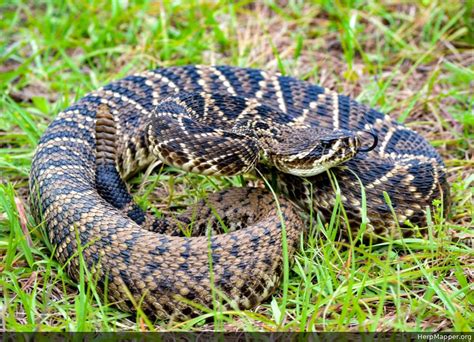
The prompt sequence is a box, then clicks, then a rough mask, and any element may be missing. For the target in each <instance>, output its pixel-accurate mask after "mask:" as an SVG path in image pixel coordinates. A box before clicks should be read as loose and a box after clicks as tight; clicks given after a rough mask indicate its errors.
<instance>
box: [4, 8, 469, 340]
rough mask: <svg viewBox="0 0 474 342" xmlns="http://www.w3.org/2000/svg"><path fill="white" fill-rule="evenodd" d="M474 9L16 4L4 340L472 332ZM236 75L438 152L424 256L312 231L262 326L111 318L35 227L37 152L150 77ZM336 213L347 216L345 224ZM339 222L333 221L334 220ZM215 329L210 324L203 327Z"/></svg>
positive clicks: (202, 182)
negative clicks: (358, 111) (361, 107)
mask: <svg viewBox="0 0 474 342" xmlns="http://www.w3.org/2000/svg"><path fill="white" fill-rule="evenodd" d="M472 7H473V5H472V2H470V1H467V2H462V1H449V2H448V1H441V0H440V1H419V2H410V3H395V2H391V1H380V2H379V1H367V2H362V1H335V2H334V1H316V2H314V3H313V4H312V5H311V4H309V3H308V2H303V1H297V0H290V1H288V4H287V5H286V6H283V5H281V4H280V3H279V2H274V1H261V2H258V3H252V2H250V1H238V2H226V1H213V2H211V1H189V2H187V1H184V2H178V1H177V2H169V1H163V2H153V3H149V2H146V1H118V0H112V1H107V2H106V1H103V2H100V1H97V2H85V1H64V2H57V1H53V0H44V1H41V2H40V1H38V2H36V1H35V2H33V1H32V2H30V3H29V2H22V1H14V0H10V1H6V2H1V4H0V30H1V34H0V37H1V38H0V174H1V184H0V270H1V276H0V292H1V294H2V296H1V299H0V330H8V331H11V330H16V331H32V330H34V331H119V330H132V331H149V330H156V331H164V330H177V331H184V330H209V329H217V330H230V331H235V330H245V331H315V330H317V331H373V330H377V331H472V329H473V325H474V314H473V311H474V310H473V308H474V295H473V293H474V292H473V285H472V284H473V283H474V267H473V264H474V262H473V261H474V254H473V252H472V249H471V248H470V247H469V246H468V245H466V244H464V243H463V242H460V241H459V239H462V238H464V239H466V238H471V239H472V237H473V231H472V227H473V223H472V222H473V217H474V210H473V199H472V196H473V187H472V183H473V182H474V176H473V169H474V162H473V154H472V151H473V135H474V134H473V131H474V130H473V127H474V115H473V113H472V108H473V104H474V102H473V101H474V98H473V96H472V92H473V85H474V69H473V67H472V65H474V55H473V53H472V49H473V47H474V46H473V45H474V27H473V22H472V17H471V14H472V10H473V8H472ZM192 63H203V64H231V65H238V66H252V67H259V68H263V69H265V70H278V71H280V72H282V73H284V74H288V75H293V76H296V77H299V78H303V79H307V80H311V81H313V82H315V83H319V84H322V85H324V86H326V87H330V88H332V89H334V90H337V91H339V92H342V93H345V94H349V95H352V96H353V97H355V98H357V99H358V100H360V101H362V102H364V103H366V104H368V105H371V106H373V107H377V108H380V109H381V110H383V111H385V112H389V113H391V115H392V116H394V117H396V118H398V120H399V121H401V122H404V123H406V124H407V125H408V126H410V127H412V128H414V129H416V130H417V131H418V132H419V133H420V134H422V135H423V136H424V137H426V138H427V139H428V140H430V141H431V142H432V144H433V145H434V146H435V147H436V148H437V150H438V151H439V152H440V153H441V155H442V156H443V158H444V160H445V161H446V165H447V168H448V178H449V182H450V185H451V198H452V202H453V205H452V208H451V212H450V214H449V216H448V217H446V218H445V217H442V216H441V215H440V213H439V212H432V213H430V216H429V217H430V223H429V231H430V234H429V237H428V238H427V239H425V240H421V239H406V240H389V241H388V242H384V243H373V244H368V245H362V244H360V243H358V242H357V241H349V242H344V241H339V240H337V239H336V232H337V229H338V225H339V222H338V219H337V217H336V215H334V216H333V218H332V220H330V222H329V224H326V225H323V224H322V223H321V221H320V220H319V218H318V217H314V216H312V217H311V218H310V224H309V226H310V228H309V233H308V236H307V237H306V239H305V240H304V241H303V240H302V241H301V247H300V248H299V251H298V254H297V256H296V260H295V262H294V264H293V265H292V266H291V267H290V269H289V274H288V277H287V281H285V283H284V284H283V285H282V286H281V288H282V289H285V291H279V292H277V293H276V294H275V295H274V296H273V298H272V299H270V300H268V301H267V302H266V303H264V304H262V305H260V306H259V307H258V308H256V309H255V310H253V311H229V312H225V313H219V312H218V311H215V312H210V313H207V314H205V315H204V316H202V317H198V318H197V319H193V320H190V321H187V322H182V323H176V322H165V321H157V322H153V321H149V320H147V319H146V318H145V317H144V316H143V315H142V314H140V313H138V314H137V315H129V314H126V313H123V312H120V311H118V310H117V309H114V307H113V306H111V305H110V303H107V302H106V301H104V300H103V299H102V297H101V296H99V295H98V294H97V292H96V290H95V287H94V285H93V284H94V282H93V281H90V280H91V278H90V275H89V274H88V272H87V270H86V269H84V270H82V271H81V272H82V274H83V275H84V276H83V277H82V279H81V281H80V283H79V284H77V283H75V282H73V281H71V280H70V279H69V278H68V276H67V275H66V273H65V270H64V268H63V267H62V266H61V265H59V264H58V263H57V262H56V261H55V260H54V258H53V257H52V255H53V253H52V250H53V248H54V247H53V246H50V245H49V242H48V240H47V238H46V236H45V234H44V232H43V230H42V228H41V227H40V226H37V225H36V224H35V223H34V222H33V221H32V219H31V216H30V214H29V208H28V202H27V196H28V190H27V183H28V172H29V168H30V162H31V158H32V155H33V151H34V148H35V145H36V144H37V142H38V139H39V137H40V136H41V134H42V132H43V131H44V130H45V128H46V127H47V125H48V123H49V122H51V120H52V119H53V118H54V116H55V115H56V113H58V111H60V110H61V109H63V108H65V107H67V106H68V105H70V104H72V103H73V102H74V101H75V100H77V99H78V98H80V97H81V96H83V95H84V94H85V93H87V92H88V91H91V90H93V89H95V88H97V87H99V86H101V85H104V84H106V83H107V82H109V81H111V80H114V79H117V78H119V77H122V76H124V75H126V74H129V73H132V72H136V71H143V70H145V69H149V68H154V67H157V66H169V65H181V64H192ZM140 181H141V182H142V184H140V185H139V184H135V188H136V191H135V196H136V198H137V200H138V201H139V202H140V203H141V204H142V205H148V204H149V203H150V202H153V203H154V205H155V206H156V208H157V211H164V212H166V211H167V210H169V208H170V207H179V206H183V205H186V204H189V203H191V202H193V201H194V200H195V199H198V198H202V196H203V194H204V193H205V192H206V191H214V190H216V189H221V188H225V187H228V186H230V185H242V184H244V183H245V182H248V181H252V179H248V178H222V179H211V178H208V177H203V176H199V175H186V174H183V173H180V172H177V173H176V172H170V171H168V170H164V171H163V172H162V173H161V174H160V175H151V176H149V177H143V178H142V179H140ZM336 210H341V208H336ZM335 213H336V211H335ZM205 317H208V318H210V322H211V323H209V322H206V321H204V320H203V318H205Z"/></svg>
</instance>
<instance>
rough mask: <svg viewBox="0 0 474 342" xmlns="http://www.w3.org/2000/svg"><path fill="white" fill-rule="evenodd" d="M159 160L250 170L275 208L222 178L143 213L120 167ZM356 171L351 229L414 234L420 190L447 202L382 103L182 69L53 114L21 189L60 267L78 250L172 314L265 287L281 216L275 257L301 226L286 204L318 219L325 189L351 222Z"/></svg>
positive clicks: (421, 142)
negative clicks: (186, 200)
mask: <svg viewBox="0 0 474 342" xmlns="http://www.w3.org/2000/svg"><path fill="white" fill-rule="evenodd" d="M361 132H370V135H371V136H372V137H374V138H376V139H377V140H378V142H377V141H369V139H370V136H369V135H367V134H365V135H364V134H362V133H361ZM371 144H372V145H373V146H372V147H370V148H368V147H367V146H369V145H371ZM375 145H376V146H375ZM273 146H276V147H274V148H273ZM363 146H366V147H363ZM158 160H161V161H163V162H164V163H165V164H170V165H174V166H177V167H179V168H182V169H184V170H187V171H191V172H200V173H204V174H210V175H232V174H239V173H244V172H254V170H258V171H259V172H258V174H260V175H265V177H268V179H272V184H275V185H276V186H277V188H278V191H279V193H280V195H278V196H281V197H278V203H279V205H277V203H276V201H275V199H276V197H274V196H273V195H272V194H271V193H270V192H269V191H268V190H265V189H263V188H251V187H244V188H232V189H227V190H224V191H221V192H218V193H215V194H211V195H209V196H208V197H207V198H206V199H204V200H202V201H201V202H198V203H197V204H196V205H194V206H191V207H190V208H188V209H187V210H186V211H185V212H183V213H178V214H176V215H172V216H170V217H164V218H156V217H153V216H152V215H150V214H149V213H147V212H144V211H143V210H142V209H140V208H139V207H138V206H137V205H136V204H135V203H134V202H133V199H132V196H131V195H130V194H129V191H128V190H127V186H126V184H125V183H124V180H127V179H129V178H131V177H132V176H134V175H135V174H136V173H137V172H139V171H143V170H144V169H146V168H147V167H149V166H150V165H152V164H153V163H156V162H157V161H158ZM308 160H309V162H308ZM305 162H306V163H310V165H309V166H308V165H306V164H304V163H305ZM328 168H331V172H325V170H326V169H328ZM361 184H363V186H364V189H365V198H366V201H367V220H368V222H367V225H366V231H365V236H375V237H384V236H385V237H386V236H392V237H401V236H409V235H412V234H415V233H416V230H415V229H414V228H413V227H414V226H416V225H417V226H419V227H423V226H425V225H426V219H425V211H426V208H427V207H432V203H433V200H434V199H436V198H443V199H444V201H445V202H444V208H446V207H447V202H446V198H447V197H448V196H447V191H448V187H447V181H446V176H445V169H444V165H443V162H442V160H441V158H440V156H439V155H438V153H437V152H436V151H435V150H434V149H433V148H432V147H431V146H430V145H429V143H427V142H426V140H425V139H423V138H422V137H421V136H420V135H418V134H417V133H415V132H414V131H413V130H411V129H409V128H407V127H405V126H404V125H402V124H399V123H397V122H396V121H394V120H393V119H391V118H390V117H389V116H387V115H384V114H382V113H380V112H378V111H376V110H374V109H371V108H369V107H367V106H365V105H362V104H360V103H358V102H356V101H354V100H352V99H350V98H349V97H347V96H344V95H339V94H338V93H336V92H333V91H331V90H328V89H325V88H323V87H320V86H317V85H314V84H311V83H308V82H305V81H300V80H297V79H295V78H292V77H287V76H281V75H278V74H272V73H267V72H264V71H261V70H257V69H251V68H238V67H229V66H214V67H211V66H184V67H169V68H160V69H156V70H151V71H146V72H143V73H139V74H134V75H131V76H128V77H125V78H123V79H121V80H119V81H115V82H112V83H110V84H108V85H106V86H104V87H102V88H100V89H98V90H97V91H94V92H92V93H89V94H88V95H86V96H85V97H84V98H82V99H80V100H79V101H78V102H77V103H75V104H73V105H72V106H70V107H69V108H67V109H65V110H63V111H62V112H60V113H59V115H58V116H57V118H56V119H55V120H54V121H53V122H52V123H51V124H50V126H49V128H48V129H47V130H46V132H45V134H44V135H43V137H42V138H41V141H40V143H39V145H38V148H37V150H36V152H35V155H34V158H33V162H32V169H31V174H30V197H31V202H32V208H33V212H34V215H35V217H36V219H37V220H38V222H44V225H45V227H46V230H47V233H48V237H49V240H50V241H51V243H52V244H53V246H55V256H56V257H57V259H58V260H59V261H60V262H61V263H62V264H67V270H68V273H69V274H70V275H71V276H72V278H73V279H76V280H77V279H78V277H79V262H80V258H79V257H78V252H79V251H80V252H81V253H82V255H83V260H84V261H85V263H86V266H87V267H88V268H89V269H90V270H91V271H92V272H93V275H94V279H96V281H97V283H98V285H99V288H100V289H102V290H103V291H104V293H106V294H107V298H108V299H109V300H110V301H111V302H113V303H115V304H116V305H118V306H119V307H120V308H122V309H123V310H128V311H130V310H136V309H137V307H138V306H140V308H141V310H143V311H144V312H146V313H148V314H150V315H153V316H155V317H159V318H172V319H185V318H187V317H190V316H193V315H196V314H199V313H200V312H201V311H200V308H202V307H212V306H213V305H215V303H216V301H217V302H220V303H222V304H224V305H225V307H227V308H244V309H245V308H252V307H254V306H255V305H257V304H258V303H260V302H262V301H263V300H264V299H265V298H267V297H268V296H269V295H270V294H271V293H272V292H273V291H274V290H275V288H277V287H278V285H279V281H280V278H281V273H282V267H283V261H282V259H283V258H282V241H283V238H282V231H283V228H282V227H283V225H284V227H285V229H284V232H285V235H286V243H287V245H288V254H289V256H290V258H291V256H292V255H293V254H294V251H295V249H296V247H297V245H298V242H299V239H300V237H301V234H302V233H303V232H304V226H305V224H304V221H303V220H302V219H301V218H300V214H299V213H300V210H299V209H300V208H302V209H304V210H307V211H312V210H314V211H315V212H317V213H318V214H320V216H321V218H322V219H323V220H324V219H329V218H330V215H331V213H332V211H333V208H334V206H335V203H336V193H338V194H340V199H341V201H342V204H343V206H344V209H345V211H344V212H345V214H344V216H345V217H346V218H347V222H348V223H349V226H350V227H351V228H352V229H351V232H352V233H354V231H357V228H358V227H359V226H360V223H361V220H362V217H363V215H362V209H361V208H362V207H363V205H362V204H363V197H362V192H361ZM384 192H385V193H386V194H388V196H389V197H390V199H391V206H392V207H393V211H394V213H395V214H396V218H397V219H394V215H393V213H392V209H391V207H390V206H389V205H388V204H387V202H386V200H385V198H384ZM278 208H279V210H278ZM341 215H342V214H341ZM188 228H192V229H191V231H192V236H187V235H186V234H184V231H185V230H186V229H188ZM79 247H81V248H79Z"/></svg>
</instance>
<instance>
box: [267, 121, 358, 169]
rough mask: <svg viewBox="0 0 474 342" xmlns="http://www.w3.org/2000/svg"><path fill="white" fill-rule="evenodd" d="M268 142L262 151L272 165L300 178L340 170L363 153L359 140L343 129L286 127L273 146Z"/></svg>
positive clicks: (273, 142) (275, 139) (354, 134)
mask: <svg viewBox="0 0 474 342" xmlns="http://www.w3.org/2000/svg"><path fill="white" fill-rule="evenodd" d="M268 140H269V139H267V142H266V143H265V144H264V147H263V149H264V151H265V153H264V154H265V157H266V159H267V160H268V161H269V163H270V164H272V165H273V166H275V167H276V168H277V169H279V170H280V171H282V172H285V173H289V174H292V175H296V176H301V177H310V176H314V175H317V174H319V173H321V172H324V171H326V170H328V169H329V168H331V167H334V166H337V165H339V164H341V163H343V162H345V161H347V160H349V159H351V158H353V157H354V156H355V155H356V154H357V152H359V151H360V149H361V140H360V136H359V135H358V134H356V133H354V132H352V131H348V130H343V129H339V130H323V129H315V128H294V127H289V129H287V128H286V127H285V128H282V130H281V131H280V134H278V137H277V136H274V138H273V139H272V142H271V143H268ZM364 151H366V150H364Z"/></svg>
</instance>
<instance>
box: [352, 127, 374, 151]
mask: <svg viewBox="0 0 474 342" xmlns="http://www.w3.org/2000/svg"><path fill="white" fill-rule="evenodd" d="M362 133H365V134H368V135H370V136H371V137H372V145H370V146H367V147H364V146H361V147H359V149H358V150H357V152H363V153H366V152H370V151H372V150H373V149H374V148H376V147H377V144H378V142H379V137H378V135H377V134H376V133H374V132H372V131H362V132H359V133H358V135H360V134H362Z"/></svg>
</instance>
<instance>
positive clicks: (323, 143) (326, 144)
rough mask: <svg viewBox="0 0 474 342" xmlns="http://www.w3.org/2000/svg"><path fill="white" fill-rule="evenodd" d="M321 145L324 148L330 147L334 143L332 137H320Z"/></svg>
mask: <svg viewBox="0 0 474 342" xmlns="http://www.w3.org/2000/svg"><path fill="white" fill-rule="evenodd" d="M320 143H321V146H322V147H324V148H330V147H331V146H332V144H333V143H334V139H321V141H320Z"/></svg>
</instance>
